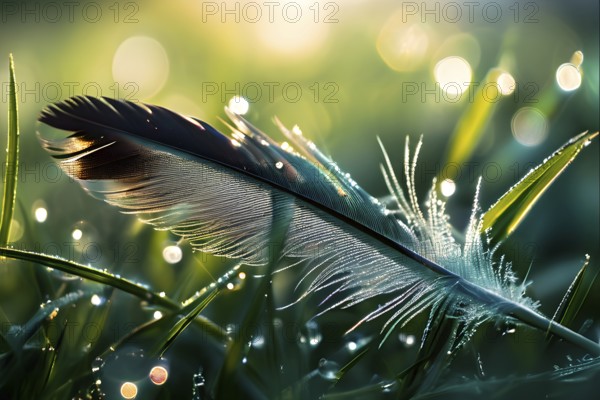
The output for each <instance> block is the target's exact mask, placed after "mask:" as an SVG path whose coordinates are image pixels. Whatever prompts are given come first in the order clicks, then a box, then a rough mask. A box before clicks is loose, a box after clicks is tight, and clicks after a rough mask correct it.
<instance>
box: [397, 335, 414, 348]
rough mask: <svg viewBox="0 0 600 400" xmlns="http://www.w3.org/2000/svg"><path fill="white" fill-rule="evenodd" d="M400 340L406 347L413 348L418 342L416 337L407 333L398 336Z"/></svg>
mask: <svg viewBox="0 0 600 400" xmlns="http://www.w3.org/2000/svg"><path fill="white" fill-rule="evenodd" d="M398 340H399V341H400V343H402V344H403V345H404V346H405V347H411V346H413V345H414V344H415V342H416V338H415V335H408V334H406V333H400V334H399V335H398Z"/></svg>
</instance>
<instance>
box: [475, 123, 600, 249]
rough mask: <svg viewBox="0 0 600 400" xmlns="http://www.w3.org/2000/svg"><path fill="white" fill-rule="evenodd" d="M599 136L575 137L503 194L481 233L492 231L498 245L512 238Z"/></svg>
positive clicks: (491, 233) (486, 219)
mask: <svg viewBox="0 0 600 400" xmlns="http://www.w3.org/2000/svg"><path fill="white" fill-rule="evenodd" d="M597 135H598V132H595V133H588V132H584V133H582V134H580V135H578V136H575V137H574V138H572V139H571V140H569V141H568V142H567V143H566V144H565V145H564V146H562V147H561V148H560V149H558V150H556V151H555V152H554V154H552V156H551V157H550V158H548V159H546V160H545V161H544V162H543V163H542V164H540V165H538V166H537V167H536V168H535V169H533V170H532V171H531V172H529V173H528V174H527V175H526V176H525V177H524V178H523V179H521V180H520V181H519V183H517V184H516V185H515V186H513V187H512V188H511V189H509V190H508V192H506V193H505V194H504V195H502V197H500V199H499V200H498V201H497V202H496V203H495V204H494V205H493V206H491V207H490V209H489V210H488V211H487V212H486V213H485V214H484V215H483V225H482V231H486V230H488V229H490V232H489V238H490V240H491V241H492V242H494V243H497V242H499V241H501V240H504V239H506V238H507V237H508V236H510V234H511V233H512V232H514V230H515V229H516V228H517V226H518V225H519V223H520V222H521V221H522V220H523V218H525V216H526V215H527V213H528V212H529V210H530V209H531V207H533V205H534V204H535V202H536V201H537V200H538V198H539V197H540V196H541V195H542V194H543V193H544V192H545V191H546V189H547V188H548V187H549V186H550V184H551V183H552V182H554V180H555V179H556V178H557V177H558V176H559V175H560V174H561V173H562V172H563V171H564V169H565V168H566V167H567V166H568V165H569V164H570V163H571V162H572V161H573V160H574V159H575V157H576V156H577V155H578V154H579V152H580V151H581V149H582V148H584V147H585V146H587V145H588V144H589V143H590V141H591V140H592V139H593V138H594V137H596V136H597Z"/></svg>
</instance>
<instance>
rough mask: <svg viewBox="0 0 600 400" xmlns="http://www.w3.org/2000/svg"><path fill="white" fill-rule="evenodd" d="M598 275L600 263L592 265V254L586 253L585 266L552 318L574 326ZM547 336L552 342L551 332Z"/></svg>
mask: <svg viewBox="0 0 600 400" xmlns="http://www.w3.org/2000/svg"><path fill="white" fill-rule="evenodd" d="M598 275H600V265H598V264H597V263H596V264H594V265H592V266H590V256H589V255H586V258H585V262H584V263H583V266H582V267H581V269H580V270H579V272H578V273H577V275H576V276H575V278H574V279H573V282H572V283H571V285H570V286H569V289H567V292H566V293H565V296H564V297H563V299H562V300H561V302H560V304H559V305H558V308H557V309H556V312H555V313H554V316H553V317H552V319H553V320H554V321H558V322H559V323H560V324H561V325H564V326H566V327H569V328H574V326H573V323H574V321H575V318H576V317H577V314H578V313H579V311H580V310H581V307H582V306H583V304H584V303H585V300H586V299H587V297H588V295H589V294H590V291H591V290H592V287H593V286H594V283H595V282H596V279H598ZM546 337H547V338H549V339H550V340H551V342H552V339H553V338H554V336H552V335H550V333H548V334H547V336H546Z"/></svg>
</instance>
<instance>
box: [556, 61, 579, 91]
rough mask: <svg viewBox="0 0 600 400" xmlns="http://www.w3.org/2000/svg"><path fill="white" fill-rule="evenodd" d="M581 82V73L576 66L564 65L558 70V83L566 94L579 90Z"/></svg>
mask: <svg viewBox="0 0 600 400" xmlns="http://www.w3.org/2000/svg"><path fill="white" fill-rule="evenodd" d="M581 80H582V77H581V72H580V71H579V68H577V67H576V66H575V65H574V64H571V63H564V64H562V65H561V66H560V67H558V69H557V70H556V83H558V86H559V87H560V88H561V89H562V90H564V91H565V92H571V91H573V90H576V89H578V88H579V86H581Z"/></svg>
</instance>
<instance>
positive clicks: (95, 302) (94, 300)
mask: <svg viewBox="0 0 600 400" xmlns="http://www.w3.org/2000/svg"><path fill="white" fill-rule="evenodd" d="M105 301H106V299H105V298H104V297H100V296H98V295H97V294H94V295H92V297H91V298H90V302H91V303H92V304H93V305H95V306H101V305H102V304H104V302H105Z"/></svg>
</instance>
